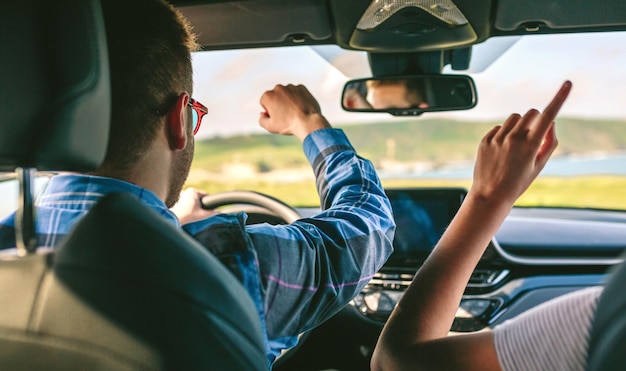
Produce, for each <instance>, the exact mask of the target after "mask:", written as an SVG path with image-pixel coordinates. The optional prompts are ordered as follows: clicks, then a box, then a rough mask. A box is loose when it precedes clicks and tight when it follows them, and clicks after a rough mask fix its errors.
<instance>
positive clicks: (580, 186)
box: [190, 176, 626, 209]
mask: <svg viewBox="0 0 626 371" xmlns="http://www.w3.org/2000/svg"><path fill="white" fill-rule="evenodd" d="M470 184H471V181H470V180H465V181H463V180H456V181H446V180H434V179H433V180H419V181H417V180H406V179H403V180H391V179H389V180H384V181H383V185H384V186H385V187H465V188H468V187H469V186H470ZM190 185H192V186H194V187H197V188H200V189H203V190H205V191H207V192H209V193H217V192H222V191H228V190H234V189H238V190H255V191H258V192H263V193H267V194H269V195H272V196H274V197H277V198H279V199H281V200H283V201H285V202H287V203H288V204H290V205H292V206H319V199H318V197H317V193H316V190H315V186H314V184H313V182H311V181H306V182H305V181H303V182H294V183H284V182H283V183H279V182H277V183H268V182H252V181H245V182H212V181H202V182H198V183H194V184H190ZM517 205H518V206H557V207H582V208H601V209H626V177H617V176H597V177H592V176H589V177H587V176H586V177H573V178H540V179H538V180H537V181H536V182H535V183H534V184H533V185H532V186H531V188H530V189H528V191H527V192H526V193H525V194H524V195H523V196H522V197H521V198H520V199H519V201H518V203H517Z"/></svg>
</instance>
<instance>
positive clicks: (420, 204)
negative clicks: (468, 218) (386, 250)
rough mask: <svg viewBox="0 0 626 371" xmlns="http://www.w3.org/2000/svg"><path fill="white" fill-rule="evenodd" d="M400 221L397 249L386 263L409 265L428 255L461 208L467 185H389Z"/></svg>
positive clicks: (387, 191) (396, 237) (390, 196)
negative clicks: (402, 186)
mask: <svg viewBox="0 0 626 371" xmlns="http://www.w3.org/2000/svg"><path fill="white" fill-rule="evenodd" d="M385 192H386V193H387V196H388V197H389V200H390V201H391V207H392V209H393V213H394V219H395V221H396V236H395V239H394V241H393V245H394V252H393V254H392V255H391V257H390V258H389V260H388V261H387V263H386V264H385V267H399V268H400V267H407V266H414V265H415V264H419V263H421V262H423V261H424V259H426V257H427V256H428V254H429V253H430V251H431V250H432V249H433V247H434V246H435V244H436V243H437V241H439V238H440V237H441V235H442V234H443V232H444V231H445V229H446V228H447V227H448V224H450V221H452V218H453V217H454V215H455V214H456V213H457V211H458V210H459V207H460V206H461V202H463V199H464V197H465V195H466V194H467V190H466V189H464V188H407V189H397V188H395V189H394V188H392V189H386V190H385Z"/></svg>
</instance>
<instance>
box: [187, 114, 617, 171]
mask: <svg viewBox="0 0 626 371" xmlns="http://www.w3.org/2000/svg"><path fill="white" fill-rule="evenodd" d="M496 124H500V122H480V123H478V122H462V121H452V120H440V119H419V120H407V121H400V122H381V123H373V124H360V125H346V126H342V129H343V130H344V131H345V132H346V134H347V135H348V137H349V138H350V140H351V142H352V144H353V145H354V147H355V148H356V149H357V151H358V152H359V154H361V155H362V156H364V157H366V158H369V159H371V160H372V161H373V162H374V163H375V164H376V165H380V164H381V162H382V161H385V160H387V161H394V162H399V163H418V162H429V163H434V164H437V163H443V162H449V161H473V159H474V156H475V153H476V148H477V145H478V142H479V140H480V139H481V138H482V137H483V135H484V134H485V133H486V132H487V131H488V130H489V129H490V128H492V127H493V126H495V125H496ZM557 125H558V126H557V135H558V137H559V148H558V149H557V152H556V153H555V155H554V156H562V155H569V154H584V153H592V152H608V153H611V152H618V151H625V150H626V121H618V120H586V119H585V120H583V119H571V118H563V119H559V121H558V124H557ZM225 164H228V165H225ZM232 164H239V165H242V164H243V165H246V166H249V167H251V168H252V169H254V170H255V171H256V172H259V173H266V172H270V171H274V170H277V169H284V168H300V167H303V166H307V161H306V159H305V157H304V155H303V154H302V149H301V146H300V143H299V141H298V140H297V139H296V138H294V137H291V136H281V135H272V134H256V135H241V136H233V137H228V138H224V137H215V138H211V139H204V140H199V141H198V142H197V143H196V155H195V158H194V163H193V167H194V168H196V169H202V170H204V171H209V172H222V171H223V167H224V166H230V165H232Z"/></svg>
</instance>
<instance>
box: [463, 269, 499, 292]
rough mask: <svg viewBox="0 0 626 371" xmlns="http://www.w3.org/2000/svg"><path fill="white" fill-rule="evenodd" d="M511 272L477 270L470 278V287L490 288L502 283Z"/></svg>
mask: <svg viewBox="0 0 626 371" xmlns="http://www.w3.org/2000/svg"><path fill="white" fill-rule="evenodd" d="M508 274H509V271H508V270H507V269H502V270H500V269H476V270H475V271H474V273H472V276H471V277H470V280H469V283H468V284H467V286H468V287H483V288H484V287H490V286H495V285H497V284H498V283H500V282H501V281H502V280H503V279H504V278H506V276H508Z"/></svg>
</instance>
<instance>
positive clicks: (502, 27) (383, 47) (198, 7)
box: [172, 0, 626, 53]
mask: <svg viewBox="0 0 626 371" xmlns="http://www.w3.org/2000/svg"><path fill="white" fill-rule="evenodd" d="M384 1H386V2H390V1H392V0H379V2H380V3H382V2H384ZM399 1H404V0H399ZM446 1H447V2H450V1H453V5H456V7H457V8H458V9H459V10H460V11H461V13H462V14H463V15H464V16H465V18H466V19H467V21H468V24H467V25H464V26H460V27H459V26H457V27H450V26H447V25H445V24H443V23H442V22H441V21H439V20H438V19H436V18H435V17H432V16H429V15H428V14H427V13H426V12H424V11H423V10H421V9H418V8H416V7H407V8H404V9H403V11H402V12H399V13H398V14H397V15H396V16H394V17H392V18H390V19H389V21H387V22H384V23H382V24H381V25H379V26H378V27H376V28H374V29H373V30H370V31H361V30H357V29H356V25H357V23H358V22H359V20H360V18H361V16H362V14H363V13H364V11H365V10H366V9H367V8H368V6H369V5H370V4H371V3H372V0H325V1H323V0H238V1H215V0H213V1H210V0H204V1H203V0H172V3H173V4H174V5H175V6H176V7H178V8H179V9H181V11H182V12H183V14H185V16H186V17H187V18H188V19H189V20H190V22H191V23H192V25H193V27H194V31H195V32H196V33H197V34H198V35H199V37H198V42H199V43H200V44H201V45H202V46H203V49H204V50H216V49H235V48H237V49H239V48H256V47H269V46H289V45H322V44H336V45H338V46H340V47H341V48H344V49H352V50H365V51H368V52H375V53H387V52H395V53H397V52H412V53H414V52H427V51H432V50H442V49H448V50H449V49H460V48H467V47H469V46H471V45H472V44H476V43H481V42H483V41H485V40H486V39H488V38H489V37H492V36H507V35H528V34H543V33H564V32H585V31H617V30H626V2H625V1H623V0H603V1H597V0H424V1H423V2H424V3H428V4H429V6H437V4H438V3H440V2H443V3H444V4H445V2H446ZM287 5H288V6H287ZM448 6H449V5H448Z"/></svg>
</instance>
